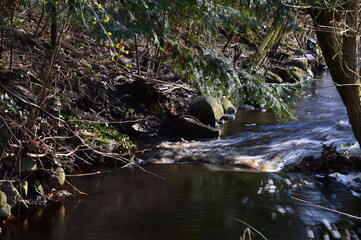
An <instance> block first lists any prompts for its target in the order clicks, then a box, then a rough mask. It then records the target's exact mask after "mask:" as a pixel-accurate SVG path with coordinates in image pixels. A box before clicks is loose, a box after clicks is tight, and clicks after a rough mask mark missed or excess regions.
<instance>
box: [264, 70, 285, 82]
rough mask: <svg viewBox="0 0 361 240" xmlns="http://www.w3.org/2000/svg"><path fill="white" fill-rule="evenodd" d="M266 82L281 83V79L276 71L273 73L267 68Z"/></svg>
mask: <svg viewBox="0 0 361 240" xmlns="http://www.w3.org/2000/svg"><path fill="white" fill-rule="evenodd" d="M265 77H266V82H267V83H282V82H283V79H282V78H281V77H280V76H279V75H278V74H276V73H273V72H272V71H269V70H267V72H266V74H265Z"/></svg>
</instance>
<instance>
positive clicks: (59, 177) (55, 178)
mask: <svg viewBox="0 0 361 240" xmlns="http://www.w3.org/2000/svg"><path fill="white" fill-rule="evenodd" d="M64 183H65V172H64V169H63V168H62V167H58V168H56V169H54V170H53V171H52V173H51V175H50V176H49V177H48V184H49V186H50V187H51V188H55V187H59V186H62V185H64Z"/></svg>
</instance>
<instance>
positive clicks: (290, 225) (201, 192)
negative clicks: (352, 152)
mask: <svg viewBox="0 0 361 240" xmlns="http://www.w3.org/2000/svg"><path fill="white" fill-rule="evenodd" d="M327 78H328V76H325V77H324V79H327ZM307 93H308V97H307V98H306V99H305V100H299V102H298V104H299V107H298V108H297V116H298V118H299V121H291V122H287V123H276V122H275V119H274V117H273V115H272V114H270V113H268V112H261V111H260V112H251V111H249V112H246V111H244V112H238V113H237V114H238V116H237V118H236V119H235V120H233V121H228V122H227V123H226V124H225V125H223V126H221V129H222V137H221V138H220V139H217V140H211V141H209V140H208V141H189V142H186V141H181V142H166V143H161V144H152V143H149V144H146V145H144V147H148V148H149V147H153V148H154V150H153V151H151V152H150V153H148V154H146V155H143V156H141V157H142V158H147V159H148V158H149V159H151V160H153V161H154V162H162V163H170V164H155V165H150V166H146V167H145V170H147V171H148V172H145V171H143V170H142V169H140V168H134V169H129V168H127V169H122V170H119V171H114V172H112V173H109V174H100V175H93V176H86V177H80V178H74V179H73V180H72V181H73V184H74V185H76V186H77V187H78V188H79V189H80V190H82V191H84V192H86V193H88V194H89V196H84V197H77V198H74V199H68V200H66V201H63V202H58V203H54V204H50V205H49V206H47V207H45V208H42V209H39V210H38V211H35V212H33V213H32V214H30V215H29V216H26V217H23V218H19V219H14V220H12V221H9V222H8V223H6V224H3V225H2V226H1V227H2V228H3V233H2V235H0V239H5V240H9V239H16V240H18V239H19V240H20V239H31V240H33V239H34V240H37V239H39V240H41V239H47V240H55V239H59V240H60V239H67V240H68V239H69V240H73V239H74V240H80V239H87V240H92V239H94V240H98V239H104V240H105V239H125V240H127V239H129V240H131V239H132V240H141V239H144V240H145V239H147V240H148V239H152V240H153V239H172V240H173V239H174V240H181V239H182V240H184V239H194V240H196V239H197V240H203V239H204V240H209V239H211V240H213V239H214V240H218V239H240V237H243V234H244V233H245V231H246V229H247V227H249V226H251V227H250V228H251V232H252V233H253V234H254V235H252V239H253V240H255V239H265V238H266V239H275V240H283V239H285V240H294V239H359V238H360V237H361V222H360V221H359V220H357V219H355V218H352V217H350V216H345V215H343V214H341V213H339V212H333V211H330V210H327V209H324V208H320V207H317V206H314V205H311V204H307V203H304V202H302V201H300V200H306V201H308V202H310V203H313V204H317V205H320V206H322V207H325V208H328V209H331V210H335V211H340V212H345V213H349V214H352V215H359V214H360V212H361V199H360V198H358V197H355V196H354V195H353V194H352V192H351V191H350V190H349V188H347V187H346V186H344V185H342V184H341V183H338V182H336V181H335V180H334V179H332V178H325V177H323V176H314V175H305V174H301V173H277V172H274V170H277V169H279V168H280V167H281V166H282V164H284V163H285V162H292V161H295V160H300V158H301V157H302V156H304V155H309V154H319V152H320V148H321V144H320V142H323V143H325V144H331V143H332V142H335V144H337V145H339V144H340V143H342V144H346V143H348V142H353V141H354V140H353V138H352V133H351V129H350V126H349V125H348V124H347V122H348V119H347V116H346V111H345V108H344V107H343V105H342V103H341V100H340V99H339V97H338V95H337V93H336V91H335V89H334V88H333V87H332V84H331V83H330V82H328V81H315V82H314V83H313V84H312V85H311V86H310V88H309V89H308V90H307ZM174 162H197V164H182V163H178V164H175V163H174ZM199 162H202V164H199ZM225 162H228V163H229V162H231V163H234V164H236V165H234V164H232V165H217V164H216V165H215V164H209V163H225ZM245 166H248V167H252V168H254V169H262V170H266V172H254V171H251V170H250V169H249V168H248V169H246V170H245V168H244V167H245ZM257 231H259V232H260V234H262V235H263V236H264V238H263V237H262V236H261V235H260V234H259V233H257ZM247 239H248V238H247Z"/></svg>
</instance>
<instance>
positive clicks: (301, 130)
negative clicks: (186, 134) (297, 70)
mask: <svg viewBox="0 0 361 240" xmlns="http://www.w3.org/2000/svg"><path fill="white" fill-rule="evenodd" d="M290 101H296V103H297V107H296V108H295V110H296V112H295V115H296V117H297V118H298V121H289V122H286V123H276V119H275V117H274V115H273V114H272V113H270V112H263V111H238V112H237V116H236V119H235V120H231V121H227V122H226V123H225V124H224V125H222V126H221V127H220V129H221V131H222V136H221V138H220V139H216V140H211V141H189V142H188V141H181V142H175V143H174V142H165V143H161V144H159V145H158V146H157V148H156V150H155V151H152V152H151V154H149V156H147V158H148V159H152V160H153V161H154V162H162V163H173V162H192V161H198V162H207V163H209V162H212V163H233V164H240V165H245V166H248V167H252V168H255V169H257V170H262V171H277V170H279V169H280V168H281V167H282V166H283V165H284V164H286V163H292V162H294V161H299V160H300V159H302V157H304V156H306V155H314V154H318V153H320V149H321V146H322V145H321V143H323V144H326V145H330V144H332V143H334V145H335V146H340V145H341V144H343V145H344V146H345V145H347V144H349V143H350V144H351V143H354V142H356V141H355V140H354V137H353V134H352V130H351V127H350V125H349V123H348V117H347V114H346V108H345V107H344V105H343V103H342V101H341V99H340V97H339V95H338V93H337V90H336V89H335V87H334V86H333V84H332V80H331V77H330V76H329V75H328V74H325V75H324V76H322V78H320V79H318V80H316V81H314V82H312V84H311V85H310V86H309V87H308V89H307V90H306V98H299V99H296V100H294V99H292V100H290ZM149 147H152V146H149Z"/></svg>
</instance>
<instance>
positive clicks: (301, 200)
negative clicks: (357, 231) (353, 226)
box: [291, 196, 361, 220]
mask: <svg viewBox="0 0 361 240" xmlns="http://www.w3.org/2000/svg"><path fill="white" fill-rule="evenodd" d="M291 198H292V199H295V200H297V201H300V202H303V203H307V204H309V205H312V206H315V207H319V208H322V209H325V210H327V211H330V212H334V213H337V214H340V215H344V216H347V217H350V218H355V219H357V220H361V217H357V216H355V215H351V214H348V213H344V212H340V211H337V210H334V209H331V208H327V207H324V206H321V205H318V204H314V203H311V202H308V201H306V200H303V199H300V198H296V197H294V196H291Z"/></svg>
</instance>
